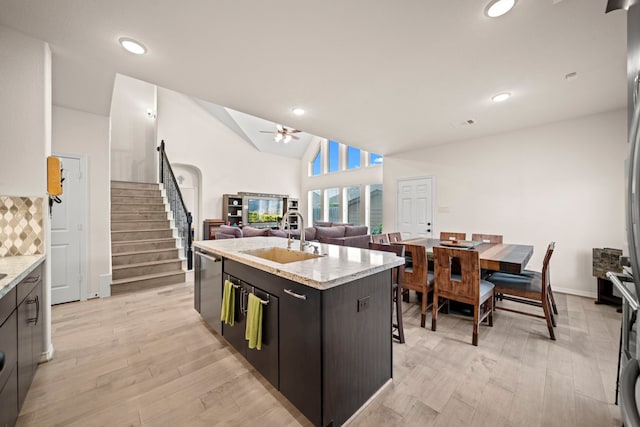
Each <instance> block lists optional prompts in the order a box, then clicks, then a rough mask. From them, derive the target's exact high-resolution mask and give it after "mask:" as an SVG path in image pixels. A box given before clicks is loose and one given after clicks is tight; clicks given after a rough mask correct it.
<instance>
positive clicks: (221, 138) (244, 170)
mask: <svg viewBox="0 0 640 427" xmlns="http://www.w3.org/2000/svg"><path fill="white" fill-rule="evenodd" d="M157 129H158V143H160V140H164V141H165V149H166V152H167V156H168V157H169V160H170V161H171V163H180V164H184V165H192V166H194V167H196V168H197V169H199V170H200V171H201V172H202V184H201V191H200V192H201V194H202V200H201V203H200V215H199V217H200V218H201V219H218V218H221V216H222V195H223V194H225V193H231V194H235V193H237V192H238V191H246V192H255V193H277V194H289V195H290V196H291V197H299V192H300V161H299V160H298V159H290V158H286V157H280V156H276V155H272V154H266V153H262V152H259V151H258V150H257V149H256V148H255V147H254V146H252V145H251V144H249V143H248V142H246V141H245V140H243V139H242V138H240V137H239V136H238V135H237V134H235V133H234V132H233V131H231V130H230V129H229V128H228V127H226V126H225V125H223V124H222V123H220V121H219V120H218V119H216V118H215V117H213V116H212V115H211V114H209V113H207V112H206V111H205V110H204V109H203V108H202V107H200V106H199V105H198V104H197V103H196V102H194V101H193V100H192V99H191V98H190V97H188V96H185V95H182V94H180V93H177V92H173V91H170V90H168V89H162V88H158V128H157ZM197 226H198V227H199V228H202V224H197Z"/></svg>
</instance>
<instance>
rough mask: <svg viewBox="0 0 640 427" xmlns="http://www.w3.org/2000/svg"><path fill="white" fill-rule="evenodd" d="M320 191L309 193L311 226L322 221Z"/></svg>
mask: <svg viewBox="0 0 640 427" xmlns="http://www.w3.org/2000/svg"><path fill="white" fill-rule="evenodd" d="M321 202H322V190H311V191H309V207H310V208H311V209H310V212H311V224H309V226H313V224H315V222H316V221H322V203H321Z"/></svg>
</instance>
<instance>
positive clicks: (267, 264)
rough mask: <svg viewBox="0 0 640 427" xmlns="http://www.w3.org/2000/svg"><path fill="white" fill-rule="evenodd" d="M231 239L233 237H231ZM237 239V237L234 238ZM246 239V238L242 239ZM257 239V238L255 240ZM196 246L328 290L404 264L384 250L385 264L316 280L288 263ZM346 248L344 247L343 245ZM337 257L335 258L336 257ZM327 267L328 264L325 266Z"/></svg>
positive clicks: (221, 249)
mask: <svg viewBox="0 0 640 427" xmlns="http://www.w3.org/2000/svg"><path fill="white" fill-rule="evenodd" d="M247 239H257V238H255V237H249V238H247ZM229 240H231V239H229ZM233 240H235V239H233ZM242 240H244V238H243V239H242ZM255 241H257V240H255ZM204 242H214V241H204ZM320 245H321V246H322V247H328V246H334V245H326V244H320ZM194 246H195V247H197V248H200V249H202V250H204V251H207V252H211V253H213V254H216V255H218V256H221V257H223V258H227V259H230V260H233V261H236V262H239V263H242V264H245V265H248V266H250V267H253V268H256V269H258V270H261V271H264V272H267V273H271V274H274V275H276V276H278V277H282V278H284V279H289V280H292V281H294V282H297V283H300V284H303V285H306V286H309V287H311V288H315V289H318V290H327V289H330V288H333V287H336V286H339V285H342V284H345V283H349V282H352V281H353V280H356V279H361V278H363V277H367V276H371V275H373V274H376V273H379V272H382V271H385V270H389V269H391V268H394V267H398V266H400V265H403V264H404V259H402V258H399V257H396V256H395V254H392V253H389V252H384V255H383V256H385V257H389V258H390V259H389V260H388V261H386V262H385V263H383V264H380V265H367V266H366V268H365V267H363V268H362V269H360V270H359V271H356V272H353V273H349V274H345V275H343V276H340V277H336V278H333V279H329V280H323V281H318V280H315V279H313V278H311V277H309V276H306V275H302V274H297V273H295V272H292V271H287V267H286V266H287V264H278V263H275V262H272V261H269V260H263V259H260V258H258V257H254V256H251V255H248V254H244V253H242V251H238V250H233V249H227V248H220V247H212V246H210V245H208V244H203V242H194ZM341 248H344V247H341ZM350 249H351V250H362V251H365V250H366V251H368V249H359V248H350ZM334 259H335V258H334ZM301 262H310V263H317V264H321V263H323V258H319V259H318V258H317V259H314V260H307V261H301ZM319 267H321V268H322V267H323V266H322V265H319ZM324 267H327V266H324Z"/></svg>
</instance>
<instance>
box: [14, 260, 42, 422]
mask: <svg viewBox="0 0 640 427" xmlns="http://www.w3.org/2000/svg"><path fill="white" fill-rule="evenodd" d="M37 272H38V274H35V275H34V274H32V275H30V276H29V277H27V278H26V279H25V280H24V281H22V282H21V283H20V284H19V285H18V297H20V295H21V294H23V293H25V292H27V290H28V294H27V295H26V296H25V297H24V299H23V300H22V301H20V300H18V310H17V312H18V401H19V402H20V404H19V408H18V409H20V408H22V403H23V402H24V399H25V398H26V397H27V391H29V387H30V386H31V381H33V376H34V375H35V373H36V369H37V367H38V362H40V354H41V353H42V279H41V275H40V269H38V271H37ZM21 290H22V292H21Z"/></svg>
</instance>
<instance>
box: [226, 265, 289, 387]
mask: <svg viewBox="0 0 640 427" xmlns="http://www.w3.org/2000/svg"><path fill="white" fill-rule="evenodd" d="M225 278H226V279H228V280H231V282H232V283H233V285H234V287H235V288H236V289H235V310H234V311H235V320H234V323H233V325H227V324H223V325H222V336H223V337H224V338H225V339H226V340H227V341H228V342H229V344H231V345H232V346H233V347H234V348H235V349H236V350H238V352H239V353H240V354H242V355H243V356H244V357H245V358H246V359H247V361H248V362H249V363H251V365H253V367H254V368H256V370H257V371H258V372H260V373H261V374H262V376H264V377H265V378H266V379H267V380H268V381H269V382H270V383H271V384H273V386H274V387H276V388H278V298H277V297H276V296H275V295H271V294H269V293H268V292H265V291H263V290H262V289H259V288H256V287H255V286H252V285H251V284H249V283H246V282H244V281H242V280H240V279H238V278H236V277H233V276H229V275H226V276H225ZM249 294H254V295H256V296H257V297H258V298H260V299H261V300H262V301H264V304H263V307H262V346H261V349H260V350H256V349H250V348H249V343H248V341H247V340H246V338H245V329H246V326H247V322H246V320H247V305H248V299H249Z"/></svg>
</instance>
